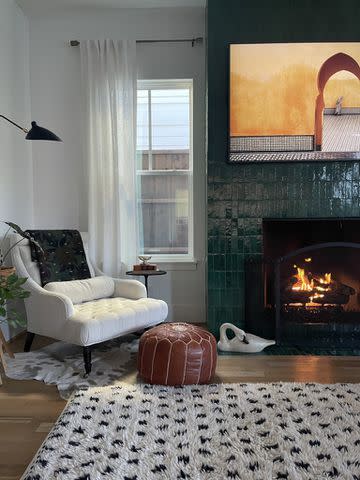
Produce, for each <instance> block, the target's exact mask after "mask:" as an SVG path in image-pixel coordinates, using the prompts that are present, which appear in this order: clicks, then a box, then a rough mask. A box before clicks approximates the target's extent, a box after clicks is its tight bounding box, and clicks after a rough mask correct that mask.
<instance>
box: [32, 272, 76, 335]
mask: <svg viewBox="0 0 360 480" xmlns="http://www.w3.org/2000/svg"><path fill="white" fill-rule="evenodd" d="M24 288H25V289H26V290H28V291H29V292H30V297H28V298H26V299H25V306H26V316H27V328H28V330H29V331H30V332H33V333H37V334H39V335H45V336H49V337H53V338H61V330H62V328H63V326H64V324H65V322H66V321H67V319H68V318H69V317H71V316H72V315H73V314H74V305H73V303H72V301H71V300H70V298H69V297H67V296H66V295H63V294H62V293H55V292H48V291H47V290H45V289H44V288H42V287H40V285H38V284H37V283H36V282H34V281H33V280H32V279H30V278H28V280H27V282H26V283H25V285H24Z"/></svg>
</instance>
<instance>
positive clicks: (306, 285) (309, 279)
mask: <svg viewBox="0 0 360 480" xmlns="http://www.w3.org/2000/svg"><path fill="white" fill-rule="evenodd" d="M311 260H312V259H311V258H305V262H306V263H310V262H311ZM294 268H295V269H296V272H297V273H296V274H295V275H294V277H295V279H296V282H295V283H294V284H293V286H292V287H291V289H292V290H294V291H302V292H309V302H307V303H306V304H305V306H306V307H314V306H319V305H321V304H319V303H316V301H315V302H314V300H316V299H319V298H324V296H325V295H324V294H323V293H321V292H328V291H329V290H331V286H330V284H331V281H332V280H331V273H325V274H324V276H323V277H317V278H315V277H313V276H312V275H311V273H307V272H306V271H305V268H300V267H298V266H297V265H294ZM315 281H316V284H315ZM319 283H320V284H321V286H320V285H319Z"/></svg>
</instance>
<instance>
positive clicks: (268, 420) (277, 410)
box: [23, 383, 360, 480]
mask: <svg viewBox="0 0 360 480" xmlns="http://www.w3.org/2000/svg"><path fill="white" fill-rule="evenodd" d="M23 479H24V480H48V479H60V480H98V479H114V480H115V479H116V480H164V479H167V480H177V479H179V480H181V479H189V480H203V479H206V480H215V479H216V480H222V479H232V480H236V479H240V480H270V479H276V480H280V479H288V480H316V479H319V480H320V479H339V480H359V479H360V384H336V385H320V384H291V383H268V384H223V385H209V386H187V387H183V388H180V387H179V388H173V387H161V386H150V385H127V384H119V385H116V386H112V387H104V388H92V389H90V390H87V391H80V392H77V393H76V394H74V396H73V398H72V399H71V401H70V402H69V404H68V406H67V407H66V409H65V411H64V412H63V414H62V415H61V417H60V418H59V420H58V422H57V423H56V425H55V427H54V429H53V430H52V431H51V432H50V434H49V436H48V438H47V440H46V441H45V442H44V444H43V446H42V447H41V449H40V450H39V452H38V454H37V456H36V457H35V459H34V460H33V462H32V464H31V465H30V467H29V468H28V470H27V472H26V473H25V474H24V476H23Z"/></svg>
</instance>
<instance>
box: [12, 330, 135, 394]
mask: <svg viewBox="0 0 360 480" xmlns="http://www.w3.org/2000/svg"><path fill="white" fill-rule="evenodd" d="M137 348H138V340H136V337H134V336H133V335H131V336H127V337H122V338H118V339H115V340H110V341H108V342H104V343H102V344H99V345H96V346H95V347H94V349H93V351H92V371H91V373H90V375H89V376H88V377H86V378H85V376H84V360H83V353H82V348H81V347H78V346H76V345H70V344H68V343H64V342H56V343H52V344H51V345H48V346H47V347H44V348H41V349H40V350H34V351H31V352H28V353H16V354H15V358H14V359H11V358H9V357H7V361H6V364H7V366H6V375H7V376H8V377H9V378H13V379H15V380H40V381H42V382H44V383H46V384H56V386H57V388H58V390H59V393H60V396H61V397H62V398H64V399H65V400H66V399H68V398H69V397H70V395H71V393H72V392H74V391H75V390H78V389H86V388H88V387H91V386H105V385H114V384H115V383H117V382H119V381H120V380H121V379H122V377H123V375H124V373H125V372H126V371H127V370H128V368H129V365H130V364H131V365H133V362H134V358H135V352H137Z"/></svg>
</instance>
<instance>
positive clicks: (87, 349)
mask: <svg viewBox="0 0 360 480" xmlns="http://www.w3.org/2000/svg"><path fill="white" fill-rule="evenodd" d="M83 355H84V365H85V372H86V374H87V375H88V374H89V373H90V372H91V347H83Z"/></svg>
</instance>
